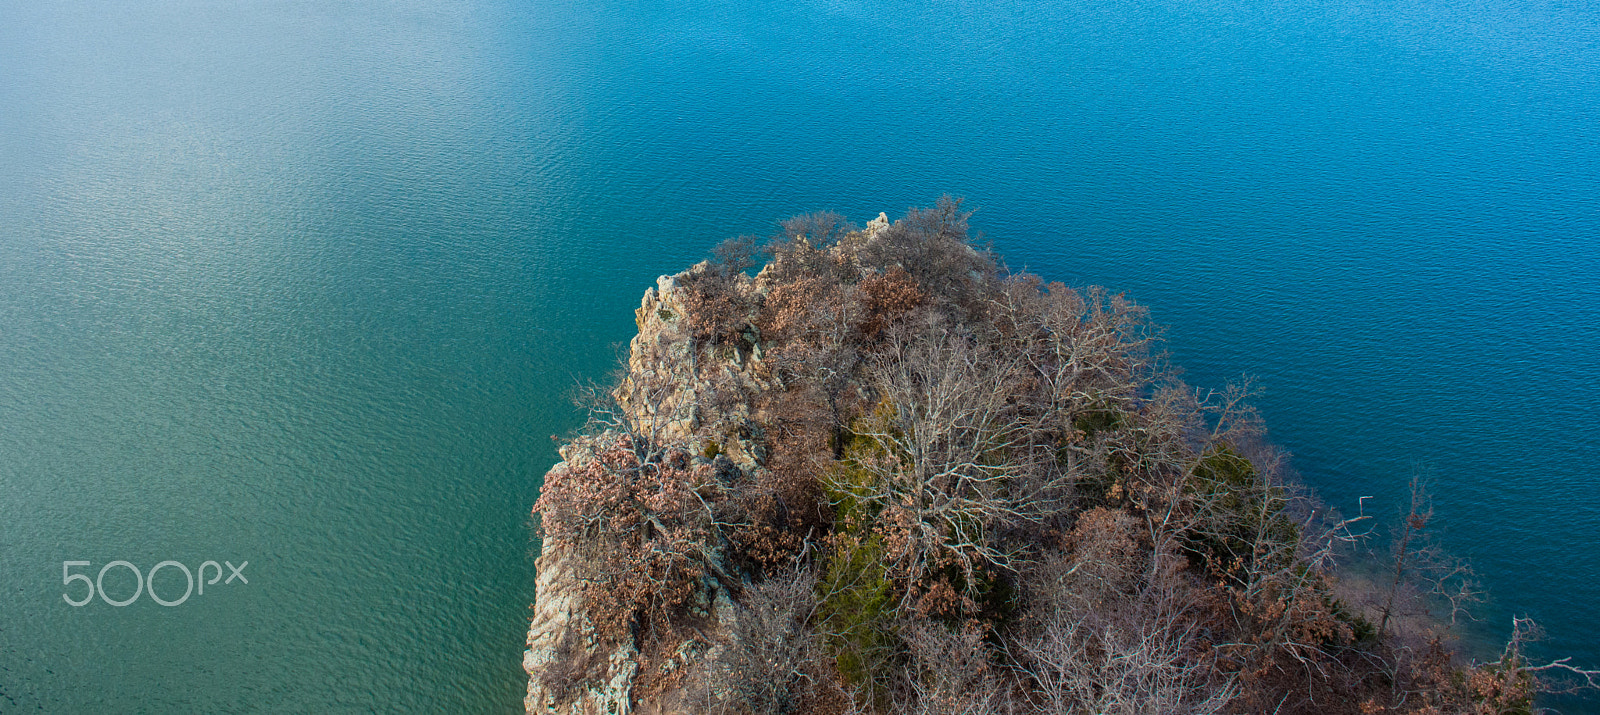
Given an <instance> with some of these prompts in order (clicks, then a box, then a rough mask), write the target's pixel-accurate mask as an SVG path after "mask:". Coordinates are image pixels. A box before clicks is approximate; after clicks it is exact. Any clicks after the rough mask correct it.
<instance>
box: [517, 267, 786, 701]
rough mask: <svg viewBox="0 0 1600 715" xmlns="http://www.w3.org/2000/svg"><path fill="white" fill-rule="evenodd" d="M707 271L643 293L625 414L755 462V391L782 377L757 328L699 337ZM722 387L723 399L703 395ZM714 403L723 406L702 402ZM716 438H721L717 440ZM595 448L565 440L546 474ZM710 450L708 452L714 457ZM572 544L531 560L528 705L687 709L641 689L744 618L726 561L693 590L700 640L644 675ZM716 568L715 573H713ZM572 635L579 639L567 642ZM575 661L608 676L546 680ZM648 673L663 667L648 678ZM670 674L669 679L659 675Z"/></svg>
mask: <svg viewBox="0 0 1600 715" xmlns="http://www.w3.org/2000/svg"><path fill="white" fill-rule="evenodd" d="M709 270H711V269H710V267H709V266H708V264H706V263H701V264H699V265H697V266H695V267H693V268H691V269H689V270H687V271H684V272H683V273H680V274H677V275H675V276H661V277H660V278H659V279H658V280H657V285H656V287H654V288H650V289H648V290H646V291H645V294H644V298H643V300H641V301H640V304H639V308H638V310H636V311H635V321H636V323H637V325H638V328H639V333H638V335H637V336H635V337H634V338H633V340H632V342H631V344H630V351H629V358H628V373H627V375H626V377H625V378H624V380H623V383H622V384H621V385H620V386H619V387H617V388H616V390H615V391H614V393H613V394H614V395H615V397H616V404H617V406H618V407H620V408H621V410H622V411H623V413H624V414H623V415H621V416H620V417H621V418H622V419H624V420H627V421H628V422H629V423H631V425H632V426H633V427H635V428H636V429H638V430H640V431H641V432H646V433H649V434H651V435H652V436H653V437H654V438H655V439H657V440H660V441H663V442H673V443H679V444H683V445H684V446H685V447H686V448H687V451H689V452H690V453H691V454H695V455H696V456H695V457H694V458H693V459H694V461H695V462H696V463H697V464H699V465H701V466H711V465H715V466H717V467H719V468H721V469H723V470H729V469H733V470H741V471H749V470H755V469H758V468H759V464H760V461H761V458H762V454H761V447H760V445H759V444H758V442H757V441H755V440H754V439H752V430H754V429H756V428H755V424H754V422H752V421H751V405H752V400H751V399H750V397H751V396H753V395H755V394H757V393H760V392H762V391H764V390H767V389H771V388H772V387H773V386H774V382H775V380H776V378H774V377H772V376H770V374H769V371H766V370H764V369H762V367H763V366H762V353H761V342H760V339H759V336H758V335H756V334H755V333H754V332H753V330H754V329H753V328H751V329H748V330H747V331H746V332H745V333H744V335H743V336H742V337H743V340H740V341H736V342H733V343H732V344H731V345H722V346H712V345H708V344H697V341H696V340H694V339H693V335H692V329H691V327H690V325H689V323H690V321H691V318H692V316H693V315H694V308H693V307H692V306H691V305H690V304H689V303H690V299H688V296H687V294H686V291H685V290H684V289H683V287H682V286H683V284H684V283H685V282H690V281H694V280H696V279H699V278H701V277H703V276H705V275H706V273H707V272H708V271H709ZM735 286H736V288H735V289H736V290H738V291H740V292H742V293H745V294H750V293H752V292H754V291H755V288H754V282H753V281H752V280H751V279H749V278H748V277H746V276H743V275H740V276H739V277H738V278H737V280H736V283H735ZM712 394H715V395H716V396H717V399H716V400H714V401H713V400H711V399H708V398H709V396H710V395H712ZM707 404H716V405H717V406H718V409H717V412H716V414H707V413H706V412H705V407H704V406H705V405H707ZM713 445H714V446H713ZM588 449H590V447H588V445H587V443H585V442H584V441H583V440H578V441H576V442H574V443H573V444H569V445H567V446H564V447H563V448H562V450H561V457H562V461H561V462H558V463H557V464H556V465H555V466H554V467H552V468H551V469H550V476H547V478H546V479H547V482H548V481H550V479H551V477H552V476H555V475H558V474H559V473H562V472H564V471H565V470H568V469H571V468H572V463H573V461H574V460H575V458H577V457H578V456H579V455H581V454H584V453H585V452H586V450H588ZM708 455H709V456H708ZM575 551H576V550H575V549H574V548H572V547H570V546H562V545H550V544H546V545H545V547H544V550H543V552H542V553H541V554H540V556H539V558H538V559H537V561H536V562H535V564H536V568H537V569H538V581H537V595H536V600H535V603H534V606H533V619H532V622H531V623H530V625H529V628H528V638H527V646H528V649H527V650H526V651H525V652H524V654H523V661H522V662H523V670H525V671H527V673H528V675H529V679H528V694H527V697H526V698H525V699H524V705H525V706H526V708H527V711H528V712H529V713H539V714H541V715H546V714H548V715H626V714H628V713H635V712H637V713H650V714H657V713H660V714H666V713H675V712H690V711H691V710H689V709H686V708H684V707H683V706H682V704H681V702H682V701H683V700H684V696H683V693H682V692H681V689H678V688H673V687H670V686H669V687H666V688H661V687H656V688H653V689H652V690H651V692H639V687H638V686H639V685H640V683H641V682H642V681H644V680H654V681H658V682H659V681H663V680H666V681H669V682H670V676H671V675H672V674H673V673H674V672H677V671H684V670H688V669H691V668H692V667H693V666H694V665H696V664H698V663H699V662H700V661H702V660H704V659H706V658H707V657H708V656H714V654H715V649H716V648H717V647H719V646H720V644H722V643H724V642H726V640H727V639H728V637H729V634H730V633H731V630H732V629H731V627H730V626H731V624H732V621H733V620H734V619H736V618H737V614H736V610H735V607H734V605H733V602H732V600H731V599H730V598H729V592H730V588H731V587H732V586H734V585H733V584H727V583H724V580H726V579H729V578H732V577H731V576H729V575H728V574H729V571H730V569H729V568H727V567H726V566H721V567H716V566H714V567H713V568H712V569H710V571H711V573H708V574H707V575H705V577H704V578H703V579H702V580H701V583H700V584H699V589H698V593H695V594H694V595H693V596H692V599H693V601H694V602H695V606H694V608H693V610H694V611H696V615H698V616H699V617H700V619H701V620H700V621H699V622H700V623H701V625H702V626H703V627H702V628H700V629H699V632H698V633H697V634H696V636H695V637H693V638H685V639H683V640H682V642H681V643H680V644H679V645H678V646H677V647H676V648H672V649H671V650H672V651H673V655H672V656H670V657H668V658H666V659H664V660H662V661H661V662H659V663H652V664H651V667H653V668H654V669H655V671H656V672H654V673H644V672H641V662H640V660H641V658H640V652H639V649H638V644H637V643H635V642H629V641H628V640H626V639H625V640H624V642H623V643H621V644H619V645H616V646H614V647H607V646H604V645H602V642H601V639H599V638H598V637H597V636H596V634H595V627H594V624H593V623H591V622H589V620H588V615H587V613H586V610H585V603H584V599H583V595H582V593H581V588H580V585H581V583H582V582H583V578H584V574H583V571H584V566H585V564H584V557H583V556H581V555H579V554H577V553H575ZM718 572H720V573H718ZM573 638H577V639H578V640H577V642H563V639H568V640H569V641H570V640H571V639H573ZM575 662H593V663H604V665H603V673H604V674H603V675H602V676H601V677H598V678H594V679H593V681H592V684H590V685H586V686H583V687H581V688H580V689H579V692H576V693H573V692H556V691H557V690H561V689H562V688H560V687H558V686H553V685H552V681H553V680H557V678H552V677H551V672H552V671H553V670H555V669H563V668H569V667H571V665H572V664H573V663H575ZM648 676H657V677H655V678H649V677H648ZM662 676H665V677H662Z"/></svg>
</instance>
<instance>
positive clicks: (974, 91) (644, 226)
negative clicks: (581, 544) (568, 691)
mask: <svg viewBox="0 0 1600 715" xmlns="http://www.w3.org/2000/svg"><path fill="white" fill-rule="evenodd" d="M1596 38H1600V14H1597V13H1596V12H1595V10H1594V8H1593V6H1592V5H1590V4H1588V3H1582V2H1558V1H1545V2H1540V1H1537V0H1531V1H1527V2H1518V1H1515V0H1484V1H1483V2H1474V3H1433V2H1417V1H1412V0H1371V1H1360V0H1358V1H1356V2H1331V1H1324V0H1282V1H1267V0H1261V1H1253V0H1185V1H1173V0H1129V1H1127V2H1100V3H1096V2H1070V1H1069V2H1049V3H1046V2H1015V1H1010V0H994V1H991V2H983V3H973V2H943V1H936V2H932V3H913V2H881V3H872V2H849V1H845V0H840V1H837V2H807V1H806V0H787V1H785V2H759V1H758V2H738V3H734V2H711V1H705V0H687V1H685V2H675V3H634V2H616V1H614V0H598V1H594V2H559V1H549V2H496V1H494V0H482V1H477V0H459V1H456V2H448V1H447V2H416V1H414V0H389V1H387V2H380V1H378V0H345V1H342V2H290V1H285V2H275V3H264V2H249V1H246V2H234V3H209V2H197V1H194V0H166V1H158V2H148V3H126V2H100V1H95V0H82V1H74V2H21V1H19V0H0V572H3V573H4V574H5V576H4V578H3V579H0V586H3V589H4V593H3V595H0V711H4V712H12V711H16V712H30V711H44V712H92V711H131V710H142V711H150V712H161V711H180V710H192V711H210V712H225V711H243V710H265V711H319V712H332V711H342V710H350V711H370V710H379V711H413V712H423V711H501V712H504V711H513V710H515V709H517V708H518V707H519V705H520V697H521V691H522V687H523V683H522V682H521V677H522V674H521V671H520V668H519V659H520V650H521V640H522V635H523V629H524V628H525V625H526V614H527V604H528V603H529V601H531V600H532V597H533V569H532V561H531V555H532V553H533V552H534V551H535V550H536V548H537V544H536V542H535V541H534V539H533V534H532V530H531V528H530V525H529V521H528V518H527V512H528V508H529V507H530V505H531V504H532V502H533V500H534V498H535V496H536V494H537V490H538V486H539V479H540V476H541V474H542V473H543V471H544V469H545V468H547V467H548V466H549V465H550V464H551V463H552V462H553V461H554V460H555V459H556V456H555V451H554V448H553V443H552V441H551V440H550V435H551V434H555V433H562V432H565V431H566V430H568V429H570V428H572V427H573V426H574V425H575V423H576V422H577V419H578V416H577V415H576V414H575V413H574V412H573V411H572V410H571V409H570V408H569V407H568V403H567V401H566V400H565V397H564V395H565V392H566V391H567V389H568V387H569V386H570V385H571V384H573V382H574V380H575V379H576V378H579V377H593V376H598V375H600V374H601V373H602V372H604V370H605V369H606V368H607V367H608V366H609V364H610V360H611V359H612V357H613V356H614V354H615V347H614V344H615V343H617V342H619V341H623V340H626V339H627V338H628V337H629V336H630V335H631V332H632V330H633V322H632V316H631V309H632V308H633V306H634V305H635V304H636V301H637V300H638V297H639V295H640V293H641V292H642V291H643V290H644V288H645V287H647V286H648V285H650V283H651V282H652V281H653V279H654V277H655V276H656V275H657V274H659V273H663V272H671V271H675V270H677V269H679V268H681V267H683V266H685V265H687V264H688V263H690V262H691V261H693V260H697V259H698V258H699V257H700V256H701V255H703V254H704V252H705V251H706V249H707V248H708V247H710V246H711V245H712V244H714V243H715V242H716V241H718V240H720V239H722V238H726V237H728V236H731V235H735V234H740V233H766V232H767V231H769V230H770V229H771V228H772V227H773V220H774V219H776V218H781V217H784V216H787V215H791V214H794V213H799V212H802V211H809V210H813V209H832V210H836V211H840V212H842V213H845V214H846V215H848V216H850V217H852V218H855V219H856V220H858V221H865V220H866V219H869V218H871V217H873V216H876V215H877V213H878V212H879V211H888V212H889V213H890V214H891V215H895V214H897V213H898V212H901V211H903V210H904V209H905V208H906V207H907V206H910V205H913V204H919V205H921V204H928V203H931V202H932V201H933V200H934V199H935V198H937V197H938V196H939V195H940V194H941V193H945V192H949V193H952V194H957V195H963V196H965V197H967V198H968V200H969V201H970V203H971V204H973V205H976V206H978V207H979V212H978V214H977V215H976V216H975V217H974V219H973V222H974V225H975V226H977V227H979V228H981V229H982V230H983V231H984V232H985V234H986V236H987V238H989V239H992V240H993V242H994V244H995V246H996V247H997V248H998V249H1000V250H1001V251H1002V252H1003V253H1004V254H1005V255H1006V257H1007V259H1008V260H1009V262H1010V264H1011V265H1012V266H1013V267H1016V268H1023V267H1025V268H1028V269H1030V270H1033V271H1036V272H1039V273H1041V274H1044V275H1045V276H1047V277H1049V278H1054V279H1060V280H1065V281H1067V282H1069V283H1077V284H1087V283H1098V284H1104V285H1107V286H1111V287H1113V288H1114V289H1117V290H1122V291H1126V292H1127V293H1128V294H1129V295H1131V296H1132V297H1133V298H1135V299H1136V300H1139V301H1140V302H1142V303H1145V304H1147V305H1149V306H1150V307H1151V308H1152V311H1153V314H1154V316H1155V319H1156V320H1157V322H1160V323H1163V324H1165V325H1167V326H1168V331H1167V335H1168V338H1169V348H1170V350H1171V351H1172V353H1173V357H1174V360H1175V361H1176V362H1177V363H1179V364H1181V365H1184V366H1186V367H1187V368H1188V373H1187V379H1189V380H1190V381H1191V382H1193V383H1196V384H1201V385H1212V386H1215V385H1220V384H1222V383H1224V382H1225V381H1227V380H1229V379H1233V378H1236V377H1237V376H1239V375H1241V374H1245V373H1248V374H1250V375H1253V376H1255V377H1256V378H1257V382H1258V384H1259V385H1260V387H1262V388H1263V389H1264V391H1265V392H1264V394H1263V396H1262V397H1261V399H1260V400H1259V404H1260V406H1261V407H1262V409H1263V411H1264V413H1265V415H1266V418H1267V420H1268V423H1269V425H1270V426H1271V427H1272V429H1273V435H1274V437H1275V439H1276V440H1277V441H1278V442H1280V443H1281V444H1283V445H1285V446H1286V447H1287V448H1289V449H1290V450H1292V451H1293V452H1294V453H1295V454H1296V461H1295V464H1296V467H1297V468H1298V470H1299V471H1300V473H1301V474H1302V475H1303V477H1304V478H1305V480H1306V481H1307V482H1309V483H1310V484H1311V485H1312V486H1314V487H1315V488H1316V489H1317V490H1318V491H1319V492H1320V493H1321V494H1322V495H1323V496H1324V497H1325V498H1326V499H1327V500H1328V501H1329V502H1331V503H1333V504H1334V505H1336V506H1340V507H1342V508H1344V509H1346V510H1354V509H1355V507H1356V501H1357V500H1358V498H1359V497H1363V496H1372V497H1374V499H1372V500H1368V501H1367V507H1368V509H1369V511H1377V512H1380V513H1389V512H1390V511H1392V510H1393V509H1394V505H1395V504H1396V503H1397V502H1398V500H1399V499H1400V498H1401V496H1402V492H1403V484H1404V483H1405V481H1406V480H1407V479H1408V478H1409V476H1410V474H1411V473H1412V472H1413V471H1414V469H1416V468H1417V467H1418V466H1419V465H1420V466H1421V467H1422V468H1425V469H1427V470H1430V471H1431V472H1432V474H1433V475H1434V478H1435V483H1436V488H1435V492H1436V494H1437V499H1438V510H1437V511H1438V520H1439V523H1441V524H1443V525H1444V526H1445V529H1446V533H1445V541H1446V543H1447V544H1448V545H1449V546H1450V547H1451V548H1452V549H1454V550H1455V551H1456V552H1457V553H1459V554H1461V555H1463V556H1466V557H1469V558H1471V559H1472V560H1473V562H1474V563H1475V564H1476V565H1477V567H1478V569H1479V571H1480V572H1482V573H1483V574H1484V576H1485V581H1486V582H1487V585H1488V586H1489V587H1490V589H1491V590H1492V592H1493V594H1494V597H1493V600H1492V601H1491V602H1490V603H1489V604H1487V606H1486V607H1485V608H1484V609H1482V614H1481V615H1482V616H1483V618H1484V620H1483V621H1482V622H1481V623H1480V624H1479V625H1478V626H1476V628H1477V630H1476V631H1474V636H1473V637H1474V638H1477V639H1479V640H1478V641H1477V642H1487V640H1488V639H1493V638H1501V637H1504V635H1505V632H1506V630H1507V627H1508V624H1509V619H1510V616H1511V614H1513V613H1518V614H1531V615H1533V616H1535V617H1536V618H1538V619H1539V620H1540V621H1541V622H1542V623H1544V625H1545V626H1547V628H1548V629H1549V631H1550V638H1549V639H1548V641H1546V642H1545V643H1544V644H1543V649H1542V652H1545V653H1548V654H1551V655H1573V656H1576V657H1577V658H1578V659H1579V660H1580V661H1584V662H1586V663H1588V664H1590V665H1591V666H1600V609H1596V608H1594V604H1596V603H1600V536H1597V534H1600V496H1597V490H1596V488H1595V487H1596V485H1597V476H1600V475H1597V468H1596V467H1595V461H1594V458H1595V455H1596V453H1597V451H1600V407H1597V406H1600V387H1597V385H1600V380H1597V378H1596V376H1597V375H1600V279H1597V275H1600V138H1597V133H1596V127H1600V116H1597V114H1600V111H1597V108H1600V41H1597V39H1596ZM118 559H122V560H127V561H129V562H130V563H131V564H133V565H135V566H137V567H139V568H140V569H142V570H143V571H145V572H148V571H149V570H150V568H151V567H152V566H154V565H155V564H157V563H158V562H161V561H165V560H175V561H179V562H181V563H183V564H186V565H188V566H189V567H191V568H192V567H195V566H198V564H200V563H201V562H203V561H206V560H208V559H209V560H216V561H219V562H221V561H231V562H232V563H234V564H238V563H239V562H241V561H248V562H249V566H248V567H246V570H245V571H244V572H243V573H244V575H245V576H247V577H248V579H249V583H248V584H245V583H240V582H238V581H234V582H233V583H226V584H225V583H221V582H219V583H218V584H217V585H212V586H209V587H208V590H207V591H206V592H205V594H204V595H196V596H193V597H191V598H190V599H189V600H188V601H186V602H184V603H183V604H181V605H179V606H174V607H170V608H166V607H162V606H160V605H157V604H156V603H155V602H153V601H151V600H150V598H149V597H148V596H144V597H141V598H140V599H138V600H136V601H135V602H134V603H133V604H131V605H129V606H126V607H121V608H116V607H112V606H110V605H107V604H106V603H104V602H102V601H99V600H96V601H94V602H92V603H90V604H88V605H86V606H83V607H78V608H75V607H72V606H69V605H67V604H66V603H64V602H63V592H64V591H65V592H66V593H67V594H68V596H70V597H71V598H73V599H77V598H79V597H80V595H81V594H82V593H83V590H82V589H83V584H82V583H81V582H74V583H72V584H70V585H63V583H62V576H63V575H62V573H61V569H62V562H65V561H79V560H81V561H89V562H90V566H87V567H75V570H74V572H76V573H87V574H88V575H89V576H90V577H94V576H96V575H97V574H98V573H99V571H100V568H101V567H102V566H103V565H105V564H106V563H108V562H110V561H113V560H118ZM224 572H226V570H224ZM134 585H135V584H134V581H133V577H132V574H131V572H129V571H128V570H127V569H124V568H121V567H117V568H113V569H111V570H109V571H108V572H106V574H105V576H104V578H103V587H104V589H105V591H106V592H107V594H108V595H109V596H110V597H111V598H113V599H122V598H126V596H127V594H131V593H133V588H134ZM183 585H184V581H183V580H182V574H181V572H179V571H178V570H177V569H175V568H168V569H166V570H163V571H161V572H160V574H159V575H158V576H157V577H156V578H155V579H154V587H155V588H156V589H157V590H158V593H160V594H162V595H163V597H164V598H168V599H171V598H173V597H175V595H176V594H177V593H179V592H180V591H181V589H182V587H183ZM1571 707H1572V710H1571V711H1574V712H1576V711H1583V710H1584V709H1585V707H1586V706H1585V705H1583V704H1581V703H1574V704H1573V705H1572V706H1571ZM1587 707H1588V708H1589V711H1593V710H1594V707H1595V706H1593V705H1589V706H1587Z"/></svg>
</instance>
